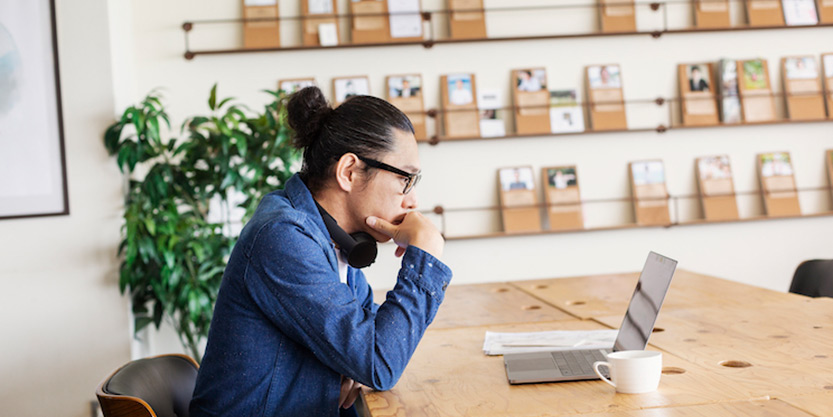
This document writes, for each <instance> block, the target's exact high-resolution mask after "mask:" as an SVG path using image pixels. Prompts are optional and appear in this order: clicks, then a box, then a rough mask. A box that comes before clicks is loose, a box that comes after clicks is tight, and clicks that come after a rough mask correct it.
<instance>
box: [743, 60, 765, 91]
mask: <svg viewBox="0 0 833 417" xmlns="http://www.w3.org/2000/svg"><path fill="white" fill-rule="evenodd" d="M743 87H744V89H746V90H766V89H767V88H769V82H768V80H767V79H766V71H764V61H762V60H760V59H753V60H749V61H743Z"/></svg>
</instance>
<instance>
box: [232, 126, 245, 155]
mask: <svg viewBox="0 0 833 417" xmlns="http://www.w3.org/2000/svg"><path fill="white" fill-rule="evenodd" d="M231 136H232V137H233V138H234V139H236V141H237V143H236V145H237V152H238V153H239V154H240V156H243V157H245V156H246V150H247V147H248V142H247V141H246V136H244V135H243V134H242V133H240V132H233V133H232V134H231Z"/></svg>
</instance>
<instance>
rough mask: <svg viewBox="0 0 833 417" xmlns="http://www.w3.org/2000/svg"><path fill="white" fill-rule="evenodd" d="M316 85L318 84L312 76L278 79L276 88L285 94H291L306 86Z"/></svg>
mask: <svg viewBox="0 0 833 417" xmlns="http://www.w3.org/2000/svg"><path fill="white" fill-rule="evenodd" d="M316 85H318V84H317V83H316V82H315V78H312V77H309V78H289V79H283V80H278V90H282V91H283V92H284V94H285V95H290V94H293V93H295V92H297V91H298V90H300V89H303V88H306V87H315V86H316Z"/></svg>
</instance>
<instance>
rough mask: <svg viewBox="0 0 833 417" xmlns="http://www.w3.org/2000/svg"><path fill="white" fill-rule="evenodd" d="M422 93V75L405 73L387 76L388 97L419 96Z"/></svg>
mask: <svg viewBox="0 0 833 417" xmlns="http://www.w3.org/2000/svg"><path fill="white" fill-rule="evenodd" d="M421 93H422V77H420V76H418V75H405V76H401V77H390V78H388V97H390V98H411V97H419V95H420V94H421Z"/></svg>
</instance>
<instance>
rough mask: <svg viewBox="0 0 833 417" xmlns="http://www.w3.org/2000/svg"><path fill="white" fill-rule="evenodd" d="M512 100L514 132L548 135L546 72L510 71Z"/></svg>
mask: <svg viewBox="0 0 833 417" xmlns="http://www.w3.org/2000/svg"><path fill="white" fill-rule="evenodd" d="M511 74H512V75H511V80H512V99H513V102H514V103H515V111H514V112H513V113H514V114H515V131H516V132H517V133H518V134H520V135H529V134H542V133H550V131H551V127H550V112H549V111H548V108H549V99H550V94H549V91H548V90H547V70H546V69H544V68H524V69H516V70H512V73H511Z"/></svg>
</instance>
